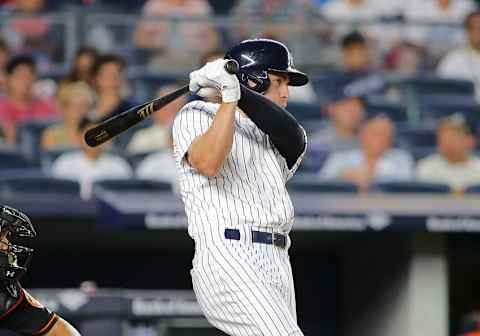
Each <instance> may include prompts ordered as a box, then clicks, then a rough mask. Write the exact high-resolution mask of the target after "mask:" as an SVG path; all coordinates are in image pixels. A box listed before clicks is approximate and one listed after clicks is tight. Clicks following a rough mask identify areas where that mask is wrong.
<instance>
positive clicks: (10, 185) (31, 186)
mask: <svg viewBox="0 0 480 336" xmlns="http://www.w3.org/2000/svg"><path fill="white" fill-rule="evenodd" d="M0 191H1V192H2V193H3V194H4V195H6V194H9V195H11V194H14V193H32V194H37V193H38V194H39V196H40V195H47V194H48V193H55V194H66V195H71V196H78V195H79V194H80V185H79V184H78V182H76V181H72V180H66V179H59V178H54V177H51V176H46V175H43V174H38V175H33V174H31V175H27V176H3V177H1V178H0ZM42 197H43V196H42Z"/></svg>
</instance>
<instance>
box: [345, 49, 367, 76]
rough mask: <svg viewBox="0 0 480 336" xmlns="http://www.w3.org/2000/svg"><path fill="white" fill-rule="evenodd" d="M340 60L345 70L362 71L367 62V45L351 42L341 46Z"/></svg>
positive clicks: (365, 67)
mask: <svg viewBox="0 0 480 336" xmlns="http://www.w3.org/2000/svg"><path fill="white" fill-rule="evenodd" d="M342 60H343V67H344V70H345V71H362V70H365V69H367V68H368V64H369V54H368V48H367V45H366V44H363V43H352V44H351V45H349V46H346V47H344V48H342Z"/></svg>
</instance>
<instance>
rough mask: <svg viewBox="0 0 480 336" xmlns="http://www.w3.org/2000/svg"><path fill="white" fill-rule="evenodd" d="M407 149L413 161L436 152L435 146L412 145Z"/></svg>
mask: <svg viewBox="0 0 480 336" xmlns="http://www.w3.org/2000/svg"><path fill="white" fill-rule="evenodd" d="M408 151H409V152H410V154H412V156H413V159H414V160H415V162H417V161H419V160H421V159H424V158H426V157H427V156H430V155H432V154H434V153H436V152H437V147H414V148H409V149H408Z"/></svg>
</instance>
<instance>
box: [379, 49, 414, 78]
mask: <svg viewBox="0 0 480 336" xmlns="http://www.w3.org/2000/svg"><path fill="white" fill-rule="evenodd" d="M421 57H422V55H421V50H420V48H418V47H417V46H415V45H413V44H411V43H408V42H404V43H401V44H400V45H398V46H396V47H394V48H393V49H392V50H390V52H389V53H388V54H387V55H386V58H385V67H386V68H387V69H388V70H389V71H394V72H397V73H399V74H405V75H411V74H415V73H416V72H418V70H419V69H420V63H421Z"/></svg>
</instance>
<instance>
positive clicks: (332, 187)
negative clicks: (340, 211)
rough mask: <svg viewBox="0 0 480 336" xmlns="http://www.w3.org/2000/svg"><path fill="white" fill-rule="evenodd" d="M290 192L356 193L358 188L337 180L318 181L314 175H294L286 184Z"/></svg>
mask: <svg viewBox="0 0 480 336" xmlns="http://www.w3.org/2000/svg"><path fill="white" fill-rule="evenodd" d="M287 188H288V190H290V191H301V192H337V193H356V192H358V187H357V186H356V185H355V184H353V183H350V182H344V181H337V180H320V179H319V178H318V176H317V175H316V174H308V173H303V174H300V173H298V174H296V175H294V176H293V177H292V178H291V179H290V180H289V181H288V183H287Z"/></svg>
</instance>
